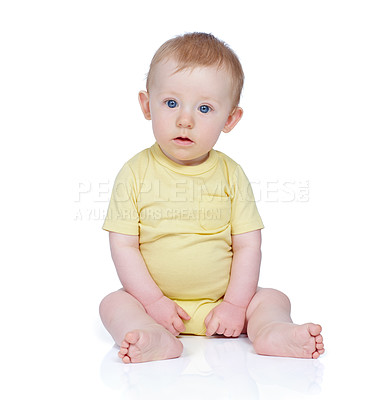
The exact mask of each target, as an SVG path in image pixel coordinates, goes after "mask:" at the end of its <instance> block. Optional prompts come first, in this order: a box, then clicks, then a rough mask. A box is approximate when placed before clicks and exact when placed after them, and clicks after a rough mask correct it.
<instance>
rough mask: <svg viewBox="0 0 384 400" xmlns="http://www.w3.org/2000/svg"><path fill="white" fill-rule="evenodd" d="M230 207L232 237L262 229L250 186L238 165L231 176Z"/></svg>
mask: <svg viewBox="0 0 384 400" xmlns="http://www.w3.org/2000/svg"><path fill="white" fill-rule="evenodd" d="M231 205H232V209H231V233H232V235H238V234H240V233H246V232H251V231H254V230H258V229H262V228H264V225H263V222H262V220H261V217H260V215H259V212H258V210H257V207H256V202H255V197H254V195H253V191H252V187H251V184H250V182H249V180H248V178H247V177H246V175H245V173H244V171H243V170H242V168H241V167H240V166H239V165H238V166H237V167H236V169H235V171H234V174H233V180H232V184H231Z"/></svg>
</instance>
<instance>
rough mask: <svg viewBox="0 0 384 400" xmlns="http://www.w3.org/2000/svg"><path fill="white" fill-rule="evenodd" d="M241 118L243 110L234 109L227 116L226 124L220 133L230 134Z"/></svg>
mask: <svg viewBox="0 0 384 400" xmlns="http://www.w3.org/2000/svg"><path fill="white" fill-rule="evenodd" d="M242 116H243V109H242V108H240V107H236V108H235V109H234V110H233V111H232V112H231V114H229V117H228V119H227V122H226V123H225V125H224V128H223V129H222V131H223V132H224V133H228V132H231V130H232V129H233V128H234V127H235V126H236V124H237V123H238V122H239V121H240V120H241V117H242Z"/></svg>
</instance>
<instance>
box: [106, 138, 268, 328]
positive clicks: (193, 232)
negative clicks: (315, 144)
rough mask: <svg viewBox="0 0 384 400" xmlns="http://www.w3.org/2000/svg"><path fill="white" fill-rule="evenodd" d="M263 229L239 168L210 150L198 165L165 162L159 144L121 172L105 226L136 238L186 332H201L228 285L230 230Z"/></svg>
mask: <svg viewBox="0 0 384 400" xmlns="http://www.w3.org/2000/svg"><path fill="white" fill-rule="evenodd" d="M261 228H263V223H262V221H261V218H260V216H259V213H258V211H257V208H256V204H255V200H254V197H253V193H252V189H251V186H250V183H249V181H248V179H247V177H246V176H245V174H244V172H243V170H242V169H241V167H240V166H239V165H238V164H236V163H235V162H234V161H233V160H232V159H230V158H229V157H228V156H226V155H225V154H223V153H221V152H219V151H216V150H211V151H210V153H209V158H208V159H207V160H206V161H205V162H204V163H202V164H200V165H196V166H184V165H179V164H177V163H175V162H173V161H171V160H170V159H168V158H167V157H166V156H165V155H164V154H163V152H162V151H161V149H160V147H159V146H158V144H157V143H156V144H154V145H153V146H152V147H151V148H149V149H146V150H144V151H142V152H140V153H139V154H137V155H136V156H135V157H133V158H132V159H131V160H129V161H128V162H127V163H126V164H125V165H124V166H123V168H122V169H121V170H120V172H119V174H118V176H117V178H116V181H115V184H114V187H113V192H112V196H111V200H110V204H109V208H108V213H107V217H106V219H105V222H104V225H103V229H105V230H107V231H111V232H117V233H122V234H127V235H139V237H140V238H139V239H140V240H139V243H140V251H141V254H142V256H143V258H144V261H145V263H146V265H147V268H148V270H149V272H150V274H151V276H152V278H153V279H154V281H155V282H156V284H157V285H158V286H159V287H160V289H161V290H162V292H163V293H164V295H165V296H167V297H169V298H170V299H172V300H174V301H175V302H176V303H177V304H179V305H180V306H181V307H182V308H183V309H184V310H185V311H186V312H187V313H188V314H189V315H190V316H191V319H190V320H189V321H184V324H185V328H186V330H185V331H184V332H183V333H188V334H195V335H204V334H205V325H204V319H205V317H206V316H207V314H208V313H209V312H210V311H211V310H212V309H213V308H214V307H215V306H216V305H217V304H219V303H220V302H221V301H222V298H223V296H224V294H225V291H226V289H227V286H228V282H229V277H230V271H231V263H232V241H231V235H237V234H240V233H245V232H250V231H253V230H257V229H261Z"/></svg>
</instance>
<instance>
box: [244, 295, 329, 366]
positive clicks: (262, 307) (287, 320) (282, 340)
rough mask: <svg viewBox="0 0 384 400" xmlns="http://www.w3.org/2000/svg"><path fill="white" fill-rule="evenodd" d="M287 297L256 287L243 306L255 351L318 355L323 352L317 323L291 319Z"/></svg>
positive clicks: (306, 355) (302, 356)
mask: <svg viewBox="0 0 384 400" xmlns="http://www.w3.org/2000/svg"><path fill="white" fill-rule="evenodd" d="M290 312H291V304H290V301H289V299H288V297H287V296H286V295H285V294H283V293H281V292H279V291H277V290H274V289H261V288H259V289H258V291H257V293H256V295H255V296H254V298H253V299H252V301H251V303H250V305H249V307H248V310H247V333H248V337H249V339H250V340H251V342H252V344H253V347H254V349H255V351H256V353H258V354H263V355H269V356H279V357H297V358H318V357H319V356H320V355H321V354H323V353H324V345H323V338H322V336H321V335H320V332H321V326H320V325H317V324H312V323H308V324H303V325H296V324H294V323H293V322H292V319H291V316H290Z"/></svg>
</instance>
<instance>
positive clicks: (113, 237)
mask: <svg viewBox="0 0 384 400" xmlns="http://www.w3.org/2000/svg"><path fill="white" fill-rule="evenodd" d="M109 242H110V246H111V254H112V259H113V262H114V263H115V267H116V271H117V274H118V276H119V279H120V282H121V283H122V285H123V288H124V290H125V291H126V292H128V293H129V294H131V295H132V296H133V297H135V298H136V299H137V300H138V301H139V302H140V303H141V304H142V305H143V307H144V308H145V310H146V312H147V313H148V314H149V315H150V316H151V317H152V318H153V319H154V320H155V321H156V322H158V323H159V324H161V325H163V326H164V327H165V328H167V329H168V330H169V331H170V332H171V333H173V334H174V335H178V334H179V333H180V332H182V331H183V330H185V327H184V324H183V321H182V320H181V318H182V319H185V320H188V319H189V318H190V317H189V315H188V314H187V313H186V312H185V311H184V310H183V309H182V308H181V307H179V306H178V305H177V304H176V303H175V302H174V301H172V300H170V299H169V298H168V297H166V296H164V294H163V292H162V291H161V290H160V288H159V287H158V286H157V285H156V283H155V281H154V280H153V279H152V277H151V275H150V273H149V271H148V269H147V266H146V265H145V262H144V259H143V257H142V255H141V253H140V249H139V237H138V236H135V235H122V234H119V233H115V232H110V233H109Z"/></svg>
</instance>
